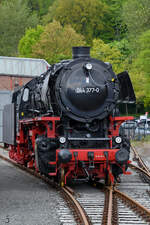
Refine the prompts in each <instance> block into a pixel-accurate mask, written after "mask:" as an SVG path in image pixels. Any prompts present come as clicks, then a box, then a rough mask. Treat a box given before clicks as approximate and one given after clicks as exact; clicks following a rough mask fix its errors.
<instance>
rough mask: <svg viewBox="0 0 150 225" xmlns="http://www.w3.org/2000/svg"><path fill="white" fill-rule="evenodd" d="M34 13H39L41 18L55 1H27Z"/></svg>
mask: <svg viewBox="0 0 150 225" xmlns="http://www.w3.org/2000/svg"><path fill="white" fill-rule="evenodd" d="M26 1H27V2H28V5H29V7H30V8H31V9H32V11H37V13H38V15H39V16H40V17H41V16H43V15H45V14H46V13H47V12H48V8H49V6H50V5H52V4H53V2H54V1H55V0H26Z"/></svg>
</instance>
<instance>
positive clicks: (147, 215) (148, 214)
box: [114, 188, 150, 222]
mask: <svg viewBox="0 0 150 225" xmlns="http://www.w3.org/2000/svg"><path fill="white" fill-rule="evenodd" d="M114 193H115V194H116V196H117V197H118V198H120V199H121V200H122V201H123V202H124V203H125V204H127V205H128V206H129V207H131V208H133V209H134V210H135V211H136V212H137V213H138V214H139V215H140V216H141V217H142V218H143V219H144V220H145V221H146V222H150V210H149V209H147V208H145V207H144V206H143V205H141V204H140V203H138V202H136V201H135V200H134V199H132V198H131V197H129V196H128V195H126V194H124V193H122V192H121V191H119V190H117V189H116V188H114Z"/></svg>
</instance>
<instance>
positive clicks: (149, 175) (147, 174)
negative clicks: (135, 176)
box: [129, 164, 150, 179]
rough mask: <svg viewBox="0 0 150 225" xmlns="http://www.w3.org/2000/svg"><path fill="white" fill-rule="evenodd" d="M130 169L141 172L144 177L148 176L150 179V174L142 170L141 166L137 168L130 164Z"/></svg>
mask: <svg viewBox="0 0 150 225" xmlns="http://www.w3.org/2000/svg"><path fill="white" fill-rule="evenodd" d="M129 167H130V168H131V169H136V170H139V171H140V172H141V173H143V174H144V175H146V176H147V177H148V178H149V179H150V173H147V172H146V171H145V170H144V169H142V168H140V167H139V166H136V165H134V164H129Z"/></svg>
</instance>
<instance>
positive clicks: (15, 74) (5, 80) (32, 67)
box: [0, 56, 50, 91]
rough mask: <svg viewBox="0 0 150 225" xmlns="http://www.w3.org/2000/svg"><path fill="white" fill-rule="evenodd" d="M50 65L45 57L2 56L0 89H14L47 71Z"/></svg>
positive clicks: (0, 62) (0, 57)
mask: <svg viewBox="0 0 150 225" xmlns="http://www.w3.org/2000/svg"><path fill="white" fill-rule="evenodd" d="M49 66H50V65H49V64H48V63H47V62H46V61H45V60H43V59H30V58H17V57H3V56H0V90H10V91H12V90H14V88H15V86H18V85H19V86H22V85H24V84H25V83H27V82H28V81H29V80H31V79H32V78H33V77H36V76H39V75H41V74H42V73H44V72H46V70H47V69H48V67H49Z"/></svg>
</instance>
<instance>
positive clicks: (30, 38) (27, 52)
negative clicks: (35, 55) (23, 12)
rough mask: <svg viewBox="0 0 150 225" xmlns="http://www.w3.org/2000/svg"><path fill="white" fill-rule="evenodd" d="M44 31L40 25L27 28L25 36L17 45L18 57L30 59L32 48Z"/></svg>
mask: <svg viewBox="0 0 150 225" xmlns="http://www.w3.org/2000/svg"><path fill="white" fill-rule="evenodd" d="M43 31H44V28H43V27H42V26H40V25H38V26H37V28H35V29H34V28H29V29H28V30H26V33H25V35H24V36H23V37H22V38H21V40H20V41H19V45H18V50H19V54H20V56H23V57H28V58H30V57H32V46H33V45H34V44H36V42H37V41H39V39H40V35H41V33H42V32H43Z"/></svg>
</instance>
